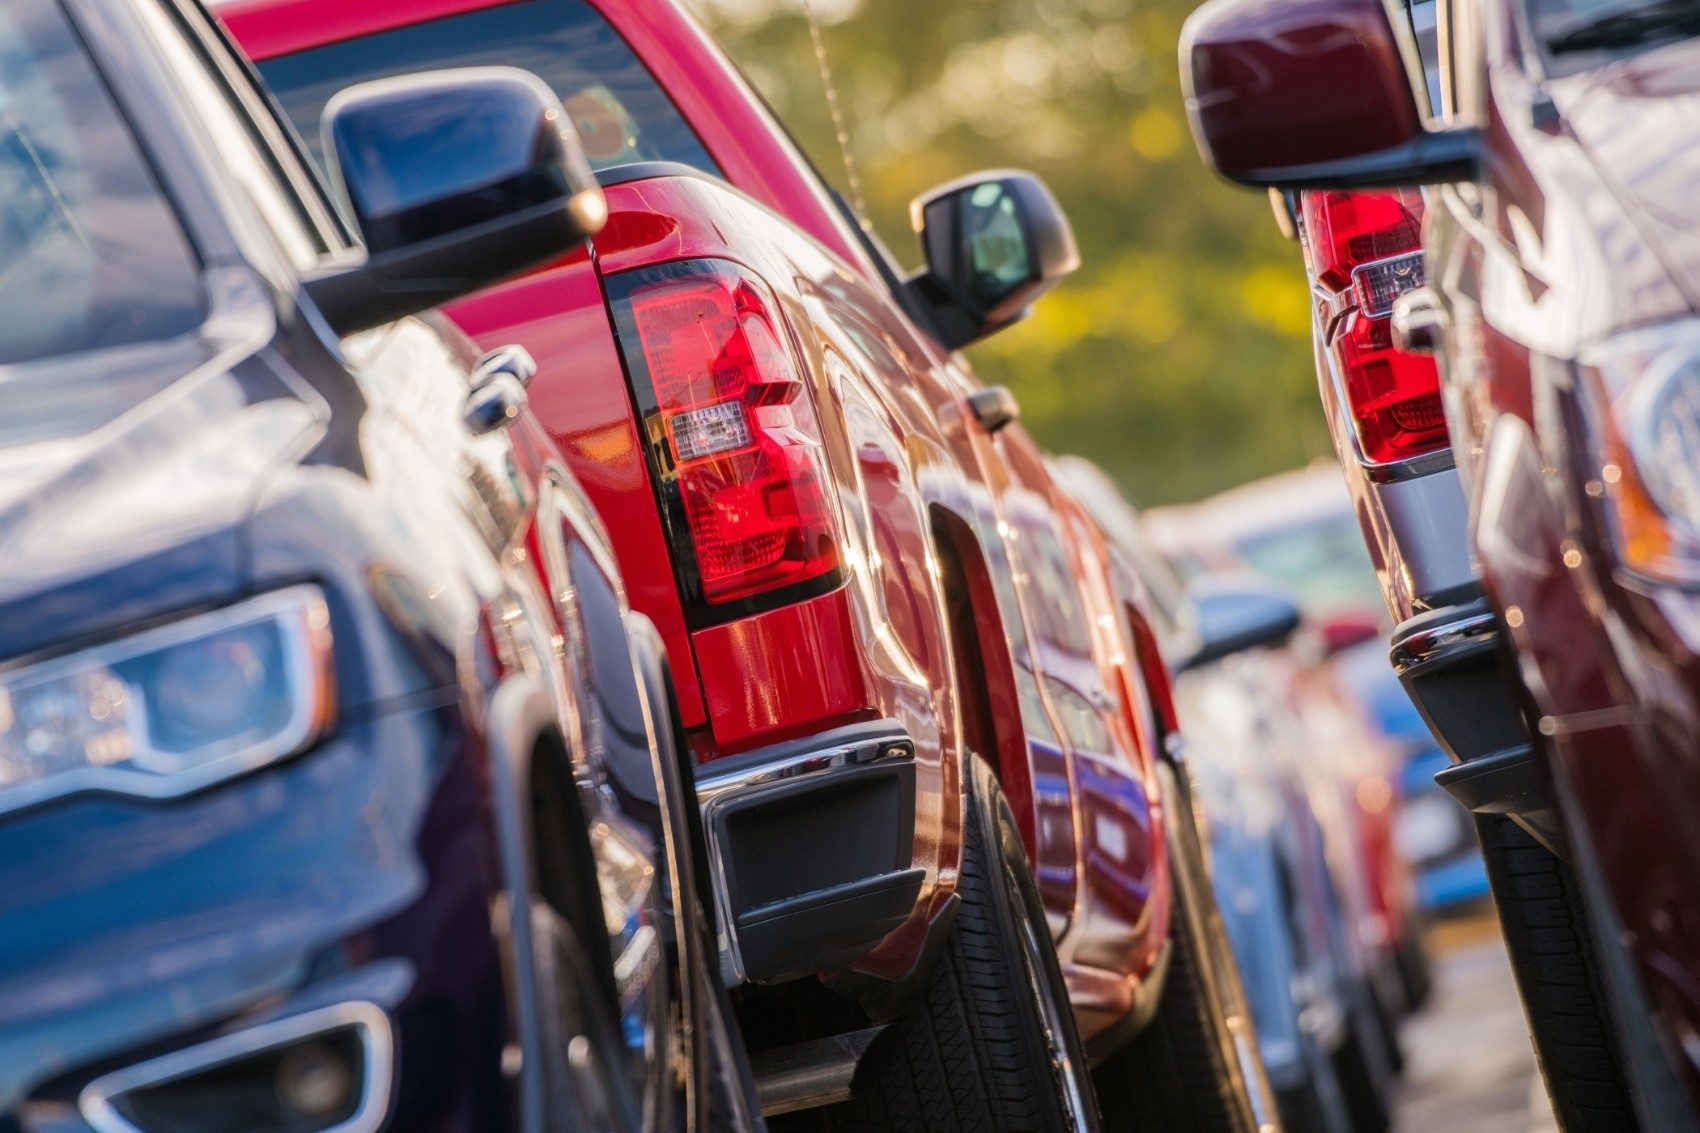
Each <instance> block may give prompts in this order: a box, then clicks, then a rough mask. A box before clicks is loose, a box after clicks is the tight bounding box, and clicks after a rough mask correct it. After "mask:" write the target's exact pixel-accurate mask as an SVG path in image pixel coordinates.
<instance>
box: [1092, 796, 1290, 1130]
mask: <svg viewBox="0 0 1700 1133" xmlns="http://www.w3.org/2000/svg"><path fill="white" fill-rule="evenodd" d="M1162 773H1163V774H1164V776H1165V787H1166V790H1165V791H1164V796H1165V798H1166V800H1168V805H1167V807H1166V811H1165V813H1166V819H1167V820H1166V822H1165V826H1166V828H1167V838H1168V846H1169V861H1170V866H1171V873H1172V875H1173V877H1174V911H1173V913H1172V914H1171V929H1170V938H1171V942H1172V943H1171V952H1170V956H1169V971H1168V977H1167V980H1166V982H1165V983H1164V986H1163V993H1162V998H1161V999H1160V1000H1159V1001H1158V1006H1157V1014H1156V1016H1155V1017H1154V1018H1153V1019H1152V1020H1151V1022H1150V1024H1148V1025H1147V1026H1146V1028H1145V1029H1144V1030H1143V1031H1141V1032H1140V1033H1139V1034H1138V1035H1136V1036H1134V1038H1133V1039H1132V1040H1131V1041H1130V1042H1129V1043H1128V1044H1127V1045H1126V1046H1124V1047H1122V1048H1121V1049H1120V1050H1118V1051H1116V1052H1115V1053H1114V1054H1113V1055H1111V1056H1110V1057H1109V1058H1108V1059H1106V1060H1105V1061H1104V1062H1103V1063H1102V1064H1101V1065H1100V1066H1099V1067H1098V1068H1097V1070H1095V1071H1094V1072H1093V1078H1094V1080H1095V1081H1096V1083H1097V1086H1098V1101H1099V1105H1100V1106H1101V1107H1102V1109H1103V1121H1104V1128H1105V1129H1106V1130H1111V1131H1115V1130H1128V1131H1129V1133H1147V1131H1150V1130H1163V1131H1165V1133H1257V1131H1258V1130H1260V1129H1262V1128H1265V1127H1266V1126H1268V1125H1269V1124H1272V1123H1273V1122H1274V1121H1275V1109H1276V1105H1275V1099H1274V1095H1273V1091H1272V1090H1270V1088H1269V1085H1268V1079H1267V1077H1266V1076H1265V1075H1264V1073H1263V1063H1262V1061H1261V1059H1260V1057H1259V1055H1258V1052H1257V1036H1256V1034H1255V1033H1254V1031H1253V1029H1252V1025H1251V1012H1250V1009H1249V1008H1248V1006H1247V1003H1246V998H1245V989H1244V987H1243V986H1242V985H1241V983H1240V974H1239V968H1238V967H1237V966H1236V965H1235V963H1234V959H1233V953H1232V952H1231V950H1230V949H1229V945H1228V937H1227V933H1226V932H1225V931H1224V930H1223V927H1222V919H1221V913H1220V912H1219V911H1218V910H1217V908H1216V899H1215V896H1214V894H1213V893H1212V891H1211V888H1210V885H1209V882H1208V879H1207V878H1206V876H1205V873H1204V866H1203V855H1202V850H1201V848H1200V844H1199V839H1198V832H1197V828H1196V827H1195V826H1194V825H1193V821H1192V811H1191V809H1190V807H1188V806H1186V805H1185V804H1184V802H1183V800H1182V796H1181V793H1180V791H1179V790H1177V789H1176V786H1175V780H1174V778H1173V775H1172V773H1171V772H1170V771H1169V769H1168V768H1167V767H1165V768H1163V769H1162Z"/></svg>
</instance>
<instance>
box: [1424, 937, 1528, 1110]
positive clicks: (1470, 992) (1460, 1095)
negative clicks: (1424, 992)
mask: <svg viewBox="0 0 1700 1133" xmlns="http://www.w3.org/2000/svg"><path fill="white" fill-rule="evenodd" d="M1432 943H1433V945H1434V975H1435V985H1434V996H1433V998H1432V999H1431V1000H1430V1002H1429V1004H1428V1006H1427V1008H1426V1009H1425V1010H1424V1011H1423V1013H1422V1014H1420V1015H1418V1016H1416V1017H1414V1018H1412V1019H1411V1020H1410V1021H1408V1022H1407V1023H1406V1024H1405V1029H1404V1032H1403V1042H1404V1047H1405V1059H1406V1080H1405V1082H1404V1085H1403V1088H1402V1090H1401V1091H1400V1095H1399V1101H1398V1112H1397V1117H1396V1118H1395V1120H1394V1133H1490V1131H1491V1133H1554V1130H1556V1128H1557V1127H1556V1126H1555V1125H1554V1124H1553V1120H1552V1112H1551V1110H1550V1109H1549V1107H1548V1105H1547V1097H1546V1091H1545V1090H1544V1089H1543V1087H1542V1086H1541V1081H1540V1077H1539V1075H1538V1074H1537V1073H1536V1070H1535V1056H1534V1053H1533V1052H1532V1051H1531V1050H1530V1049H1529V1039H1528V1031H1527V1029H1526V1027H1525V1025H1524V1022H1523V1009H1522V1007H1521V1006H1520V1005H1519V1004H1518V1002H1517V992H1516V989H1515V988H1514V986H1513V985H1512V982H1511V968H1510V967H1509V965H1508V964H1507V962H1506V959H1505V947H1504V945H1503V944H1502V943H1501V941H1500V939H1499V931H1498V926H1497V925H1496V924H1495V922H1494V921H1493V919H1492V917H1491V915H1490V916H1486V917H1483V918H1480V919H1476V920H1471V921H1467V922H1454V923H1450V924H1445V925H1441V926H1440V927H1439V929H1438V930H1437V931H1436V932H1435V934H1434V936H1433V938H1432Z"/></svg>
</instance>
